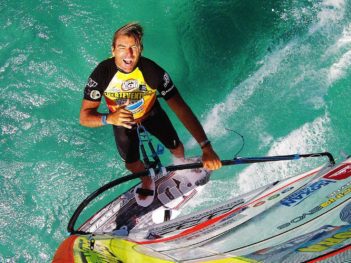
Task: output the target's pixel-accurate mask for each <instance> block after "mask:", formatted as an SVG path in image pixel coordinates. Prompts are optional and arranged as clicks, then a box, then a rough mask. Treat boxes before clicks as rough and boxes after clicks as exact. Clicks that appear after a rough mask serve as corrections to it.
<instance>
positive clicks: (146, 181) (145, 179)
mask: <svg viewBox="0 0 351 263" xmlns="http://www.w3.org/2000/svg"><path fill="white" fill-rule="evenodd" d="M151 185H152V179H151V177H149V176H142V177H141V188H143V189H150V190H152V189H151ZM138 196H139V199H140V200H145V199H146V198H147V196H145V195H140V194H139V195H138Z"/></svg>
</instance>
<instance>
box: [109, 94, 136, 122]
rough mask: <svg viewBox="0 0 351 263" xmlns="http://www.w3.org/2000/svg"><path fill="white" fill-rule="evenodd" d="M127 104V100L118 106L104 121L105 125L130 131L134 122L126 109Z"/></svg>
mask: <svg viewBox="0 0 351 263" xmlns="http://www.w3.org/2000/svg"><path fill="white" fill-rule="evenodd" d="M128 104H129V100H128V101H127V102H126V103H125V104H123V105H121V106H118V107H117V108H116V111H115V112H112V113H110V114H109V115H108V116H107V119H106V121H107V123H109V124H113V125H116V126H123V127H125V128H127V129H131V128H132V125H133V124H135V121H134V118H133V113H131V112H130V111H129V110H127V109H126V106H127V105H128Z"/></svg>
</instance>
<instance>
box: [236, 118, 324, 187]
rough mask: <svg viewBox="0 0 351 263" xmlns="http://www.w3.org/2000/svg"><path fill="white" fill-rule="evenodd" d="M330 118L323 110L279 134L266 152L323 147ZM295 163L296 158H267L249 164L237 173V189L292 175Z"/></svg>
mask: <svg viewBox="0 0 351 263" xmlns="http://www.w3.org/2000/svg"><path fill="white" fill-rule="evenodd" d="M329 122H330V118H329V116H328V114H325V115H324V116H322V117H318V118H316V119H315V120H314V121H313V122H311V123H305V124H304V125H302V126H301V127H299V128H298V129H296V130H294V131H292V132H291V133H290V134H288V135H287V136H285V137H282V138H278V139H277V140H276V141H275V142H274V143H273V145H272V147H271V149H270V150H269V151H268V153H267V156H275V155H286V154H293V153H308V152H314V151H317V152H320V151H323V149H321V146H322V145H326V139H327V138H326V135H327V134H329V128H328V127H329V126H330V125H329ZM298 167H299V164H298V162H270V163H267V164H253V165H250V166H249V167H248V168H246V169H245V170H244V171H243V172H241V173H240V174H239V177H238V185H239V188H240V191H241V192H247V191H250V190H252V189H255V188H258V187H260V186H263V185H265V184H267V183H269V182H274V181H276V180H279V179H282V178H286V177H288V176H293V175H295V172H296V170H298Z"/></svg>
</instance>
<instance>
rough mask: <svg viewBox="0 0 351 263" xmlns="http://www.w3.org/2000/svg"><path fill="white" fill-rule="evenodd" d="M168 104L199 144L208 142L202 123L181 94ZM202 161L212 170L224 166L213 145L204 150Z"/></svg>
mask: <svg viewBox="0 0 351 263" xmlns="http://www.w3.org/2000/svg"><path fill="white" fill-rule="evenodd" d="M167 103H168V105H169V107H170V108H171V109H172V110H173V111H174V113H175V114H176V115H177V117H178V118H179V119H180V121H181V122H182V123H183V125H184V126H185V128H187V130H188V131H189V132H190V133H191V135H192V136H193V137H194V138H195V140H196V141H197V142H198V143H199V144H200V143H201V142H204V141H206V140H207V136H206V133H205V131H204V129H203V128H202V125H201V123H200V122H199V120H198V119H197V118H196V116H195V114H194V113H193V112H192V110H191V109H190V107H189V106H188V105H187V104H186V102H185V101H184V100H183V98H182V97H181V96H180V95H179V94H176V95H174V96H173V97H172V98H170V99H168V100H167ZM202 161H203V163H204V167H205V168H207V169H210V170H215V169H218V168H220V167H221V166H222V163H221V161H220V159H219V157H218V156H217V154H216V153H215V152H214V150H213V149H212V146H211V144H207V145H205V146H204V147H203V148H202Z"/></svg>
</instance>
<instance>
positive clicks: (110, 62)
mask: <svg viewBox="0 0 351 263" xmlns="http://www.w3.org/2000/svg"><path fill="white" fill-rule="evenodd" d="M97 67H115V60H114V57H111V58H107V59H105V60H103V61H101V62H100V63H99V64H98V65H97Z"/></svg>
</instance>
